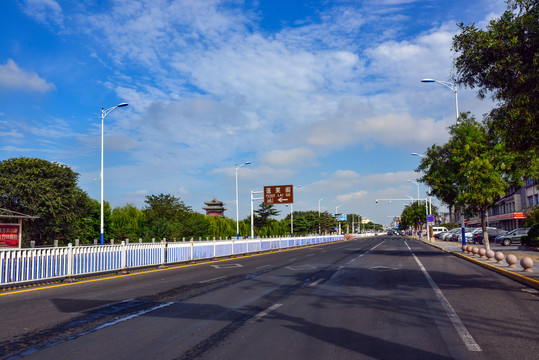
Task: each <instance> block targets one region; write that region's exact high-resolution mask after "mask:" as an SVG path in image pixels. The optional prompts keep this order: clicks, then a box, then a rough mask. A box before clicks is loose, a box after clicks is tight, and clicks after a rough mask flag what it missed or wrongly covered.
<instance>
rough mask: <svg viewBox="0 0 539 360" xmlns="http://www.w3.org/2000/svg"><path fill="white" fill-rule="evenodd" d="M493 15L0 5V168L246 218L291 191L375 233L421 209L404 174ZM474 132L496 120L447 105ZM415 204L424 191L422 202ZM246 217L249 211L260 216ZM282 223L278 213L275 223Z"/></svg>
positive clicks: (425, 8)
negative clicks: (212, 204) (464, 36)
mask: <svg viewBox="0 0 539 360" xmlns="http://www.w3.org/2000/svg"><path fill="white" fill-rule="evenodd" d="M505 7H506V6H505V3H504V2H503V1H498V0H494V1H493V0H477V1H461V0H455V1H436V0H425V1H414V0H385V1H380V0H365V1H360V0H357V1H354V0H336V1H321V0H320V1H315V0H306V1H290V0H288V1H280V0H257V1H255V0H253V1H251V0H244V1H242V0H231V1H218V0H86V1H80V2H79V1H61V0H7V1H2V2H0V19H1V21H0V31H1V33H2V41H0V136H1V145H0V148H1V158H2V159H7V158H11V157H20V156H24V157H38V158H42V159H46V160H49V161H55V162H59V163H63V164H66V165H68V166H70V167H72V168H73V169H74V170H75V171H76V172H78V173H79V174H80V180H79V185H80V186H81V187H82V189H84V190H85V191H86V192H87V193H88V194H89V195H90V196H91V197H92V198H94V199H98V200H99V196H100V195H99V194H100V182H99V180H96V179H99V171H100V151H101V148H100V141H101V107H105V109H107V108H109V107H112V106H115V105H117V104H119V103H122V102H127V103H129V106H128V107H125V108H120V109H116V110H114V111H113V112H111V113H110V114H109V115H108V116H107V117H106V118H105V171H104V182H105V199H106V200H107V201H109V202H110V203H111V204H112V206H113V207H114V206H122V205H124V204H126V203H132V204H135V205H137V206H138V207H143V206H144V199H145V197H146V196H147V195H151V194H159V193H165V194H172V195H175V196H179V197H180V198H181V200H183V201H184V202H185V203H186V204H187V205H189V206H191V207H192V208H193V210H195V211H198V212H203V210H202V207H203V206H204V201H208V200H211V199H212V198H217V199H219V200H221V201H224V202H225V203H226V207H227V208H228V210H227V212H226V213H225V214H226V215H227V216H228V217H231V218H235V209H236V208H235V171H234V166H235V164H242V163H243V162H246V161H250V162H251V165H246V166H244V167H242V168H241V169H240V170H239V207H240V218H245V217H246V216H248V214H249V211H250V191H251V190H261V189H262V188H263V186H265V185H281V184H293V185H295V186H296V185H301V187H300V188H297V189H296V191H295V196H294V198H295V204H294V210H318V200H319V199H320V198H325V199H324V200H323V201H321V203H320V204H321V209H322V211H325V210H328V211H330V212H332V213H333V212H334V211H335V207H336V206H338V205H339V206H340V207H339V212H344V213H350V212H354V213H358V214H361V215H362V216H365V217H368V218H370V219H372V220H373V221H375V222H378V223H382V224H387V223H389V222H390V221H391V219H390V218H389V216H394V215H398V214H400V213H401V211H402V207H403V204H404V203H403V202H396V201H394V202H392V203H379V204H376V203H375V199H376V198H404V197H406V196H405V195H409V196H414V197H417V188H416V185H414V184H411V183H409V182H407V180H415V179H416V178H418V174H417V173H415V172H414V169H415V168H416V167H417V165H418V163H419V158H418V157H415V156H411V155H410V153H412V152H418V153H421V152H423V151H425V149H426V148H428V147H429V146H430V145H432V144H433V143H438V144H442V143H444V142H445V141H446V140H447V139H448V133H447V126H449V125H451V124H453V123H454V121H455V106H454V105H455V104H454V94H453V93H452V92H451V91H450V90H449V89H447V88H445V87H443V86H440V85H438V84H424V83H421V82H420V79H422V78H435V79H438V80H449V79H450V76H451V74H452V72H453V68H452V58H453V55H454V54H452V52H451V38H452V36H453V35H454V34H455V33H456V31H457V26H456V23H457V22H461V21H462V22H464V23H472V22H473V23H475V24H476V25H478V26H480V27H484V26H485V24H486V23H487V22H488V20H489V19H491V18H492V17H496V16H499V15H500V14H501V13H502V12H503V11H504V10H505ZM458 95H459V110H460V111H470V112H471V113H472V114H474V115H475V116H476V117H478V118H479V119H480V118H481V117H482V114H484V113H486V112H488V111H489V110H490V109H491V108H492V106H493V104H492V103H491V102H490V101H488V100H479V99H478V98H477V97H476V94H475V91H474V90H470V89H459V93H458ZM420 191H421V196H424V193H425V188H424V187H423V185H421V186H420ZM255 206H256V205H255ZM278 208H279V210H281V211H282V212H288V211H289V208H287V207H285V206H279V207H278Z"/></svg>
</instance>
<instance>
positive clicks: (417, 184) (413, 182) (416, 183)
mask: <svg viewBox="0 0 539 360" xmlns="http://www.w3.org/2000/svg"><path fill="white" fill-rule="evenodd" d="M406 182H409V183H412V184H415V185H416V186H417V199H418V200H417V203H418V204H419V183H418V182H415V181H412V180H406Z"/></svg>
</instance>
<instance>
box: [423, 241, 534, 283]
mask: <svg viewBox="0 0 539 360" xmlns="http://www.w3.org/2000/svg"><path fill="white" fill-rule="evenodd" d="M412 239H414V240H418V241H422V242H424V243H425V244H429V245H432V246H435V247H437V248H439V249H441V250H443V251H446V252H449V253H451V254H453V255H455V256H458V257H460V258H463V259H466V260H468V261H471V262H474V263H476V264H478V265H481V266H483V267H485V268H487V269H490V270H493V271H496V272H498V273H500V274H503V275H505V276H507V277H510V278H511V279H513V280H516V281H519V282H521V283H523V284H526V285H528V286H531V287H533V288H535V289H538V290H539V252H537V251H530V250H523V249H518V247H517V246H511V247H509V248H510V249H507V250H506V249H503V248H504V247H502V246H501V245H496V244H491V247H490V248H491V250H493V251H494V252H497V251H501V252H503V253H504V254H505V255H506V256H507V255H509V254H513V255H515V256H516V257H517V263H516V264H515V267H514V268H510V267H508V264H507V262H506V261H505V259H504V260H503V263H502V264H498V263H497V262H496V260H487V259H481V258H479V257H478V256H474V255H471V254H466V253H464V252H463V251H462V245H461V244H460V243H456V242H453V241H441V240H438V239H434V241H433V242H428V241H426V240H423V239H421V240H419V239H417V238H412ZM472 246H476V247H478V248H483V245H472ZM523 257H529V258H531V259H532V260H533V267H532V271H533V272H524V271H523V269H522V266H520V260H521V259H522V258H523Z"/></svg>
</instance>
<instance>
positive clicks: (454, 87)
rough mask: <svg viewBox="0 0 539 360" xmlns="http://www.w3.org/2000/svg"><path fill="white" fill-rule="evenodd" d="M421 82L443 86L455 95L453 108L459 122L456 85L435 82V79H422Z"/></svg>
mask: <svg viewBox="0 0 539 360" xmlns="http://www.w3.org/2000/svg"><path fill="white" fill-rule="evenodd" d="M421 82H424V83H437V84H440V85H443V86H445V87H446V88H448V89H450V90H451V91H453V93H454V94H455V108H456V111H457V121H459V99H458V94H457V85H456V84H453V83H450V82H447V81H440V80H435V79H422V80H421Z"/></svg>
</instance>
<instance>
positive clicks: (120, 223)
mask: <svg viewBox="0 0 539 360" xmlns="http://www.w3.org/2000/svg"><path fill="white" fill-rule="evenodd" d="M110 217H111V229H112V233H111V237H113V238H115V239H118V240H123V239H131V240H135V239H138V238H141V237H142V236H143V229H144V226H145V225H146V215H145V212H143V211H142V210H140V209H138V208H137V207H136V206H135V205H133V204H126V205H124V206H118V207H115V208H114V209H113V210H112V212H111V215H110Z"/></svg>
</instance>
